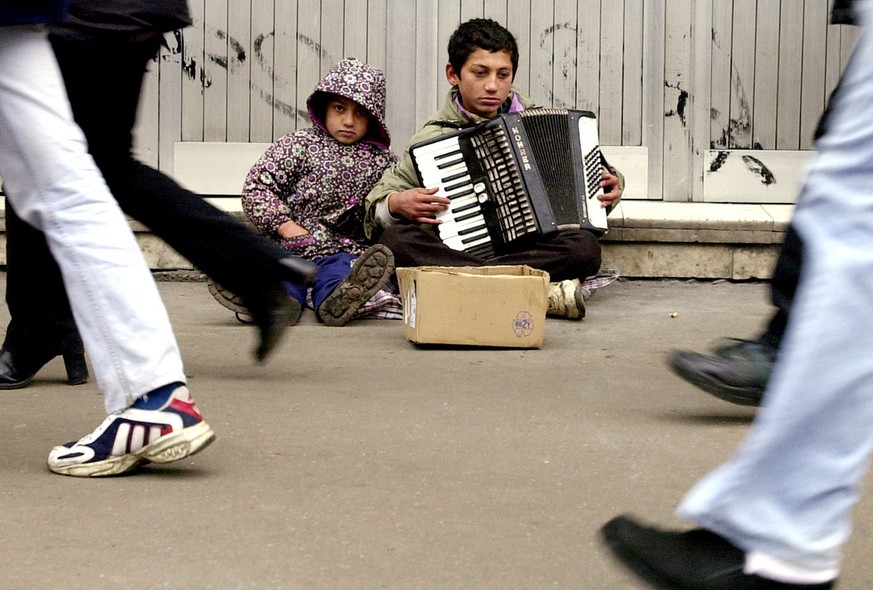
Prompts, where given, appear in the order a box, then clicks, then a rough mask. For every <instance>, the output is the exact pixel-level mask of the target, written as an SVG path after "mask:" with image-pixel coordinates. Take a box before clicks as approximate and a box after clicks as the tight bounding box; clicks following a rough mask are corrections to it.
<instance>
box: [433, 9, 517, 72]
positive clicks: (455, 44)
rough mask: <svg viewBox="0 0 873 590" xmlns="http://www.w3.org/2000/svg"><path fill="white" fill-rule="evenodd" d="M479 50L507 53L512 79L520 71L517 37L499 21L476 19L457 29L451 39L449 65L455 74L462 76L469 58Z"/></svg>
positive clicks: (462, 24)
mask: <svg viewBox="0 0 873 590" xmlns="http://www.w3.org/2000/svg"><path fill="white" fill-rule="evenodd" d="M477 49H485V50H487V51H492V52H497V51H507V52H509V55H510V59H511V60H512V77H513V78H515V73H516V71H517V70H518V44H517V43H516V42H515V37H513V36H512V33H510V32H509V31H507V30H506V29H505V28H504V27H503V26H501V25H500V23H498V22H497V21H493V20H491V19H490V18H474V19H472V20H468V21H467V22H465V23H461V25H460V26H459V27H458V28H457V29H455V32H454V33H452V36H451V38H450V39H449V63H450V64H451V65H452V68H453V69H454V70H455V74H457V75H458V76H460V75H461V68H463V67H464V64H465V63H467V58H469V57H470V54H471V53H473V52H474V51H476V50H477Z"/></svg>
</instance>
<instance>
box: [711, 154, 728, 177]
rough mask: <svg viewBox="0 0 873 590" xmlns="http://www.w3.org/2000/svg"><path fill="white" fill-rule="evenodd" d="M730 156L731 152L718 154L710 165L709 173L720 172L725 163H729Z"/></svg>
mask: <svg viewBox="0 0 873 590" xmlns="http://www.w3.org/2000/svg"><path fill="white" fill-rule="evenodd" d="M729 156H730V152H727V151H721V152H718V154H716V156H715V158H714V159H713V160H712V162H710V163H709V171H710V172H718V170H719V168H721V167H722V166H724V163H725V162H726V161H727V159H728V157H729Z"/></svg>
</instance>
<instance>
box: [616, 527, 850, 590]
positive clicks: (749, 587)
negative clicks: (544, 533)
mask: <svg viewBox="0 0 873 590" xmlns="http://www.w3.org/2000/svg"><path fill="white" fill-rule="evenodd" d="M600 535H601V538H602V540H603V542H604V543H605V544H606V546H607V547H608V548H609V550H610V551H611V552H612V553H613V555H615V557H616V558H618V560H619V561H620V562H621V564H622V565H624V566H625V567H627V568H628V569H629V570H630V571H631V572H633V573H634V574H635V575H636V576H637V577H638V578H640V579H641V580H643V581H645V582H647V583H648V584H649V585H650V586H652V587H653V588H661V589H667V588H670V589H676V590H679V589H688V590H692V589H693V590H791V589H796V590H827V589H829V588H833V586H834V582H826V583H823V584H806V585H804V584H786V583H782V582H775V581H773V580H768V579H766V578H762V577H760V576H757V575H751V574H745V573H743V565H744V564H745V560H746V556H745V552H743V551H742V550H741V549H739V548H737V547H735V546H734V545H732V544H731V543H729V542H728V541H727V540H726V539H724V538H723V537H720V536H719V535H716V534H715V533H713V532H711V531H707V530H705V529H694V530H691V531H687V532H675V531H663V530H659V529H656V528H653V527H649V526H645V525H642V524H640V523H638V522H636V521H635V520H634V519H633V518H630V517H628V516H618V517H616V518H613V519H612V520H610V521H609V522H607V523H606V524H605V525H603V527H601V529H600Z"/></svg>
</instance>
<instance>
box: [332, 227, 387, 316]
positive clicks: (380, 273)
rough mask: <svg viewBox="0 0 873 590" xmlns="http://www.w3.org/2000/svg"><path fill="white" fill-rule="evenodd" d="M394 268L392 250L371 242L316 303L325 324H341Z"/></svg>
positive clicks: (362, 303) (376, 290) (381, 283)
mask: <svg viewBox="0 0 873 590" xmlns="http://www.w3.org/2000/svg"><path fill="white" fill-rule="evenodd" d="M393 272H394V254H392V253H391V250H389V249H388V248H386V247H385V246H382V245H379V244H377V245H375V246H371V247H370V248H368V249H367V251H366V252H364V253H363V254H361V255H360V256H359V257H358V259H357V260H355V263H354V264H353V265H352V270H351V271H350V272H349V276H348V278H347V279H346V280H344V281H343V282H342V283H340V284H339V285H338V286H337V288H336V289H334V290H333V293H331V294H330V295H328V296H327V299H325V300H324V301H322V302H321V305H319V306H318V317H320V318H321V321H322V322H324V325H326V326H343V325H345V324H346V323H347V322H348V321H349V320H351V319H352V317H353V316H354V315H355V313H356V312H357V311H358V310H359V309H360V308H361V306H362V305H364V304H365V303H366V302H367V301H369V300H370V298H371V297H372V296H373V295H375V294H376V293H378V292H379V290H380V289H381V288H382V287H384V286H385V284H386V283H387V282H388V279H390V278H391V273H393Z"/></svg>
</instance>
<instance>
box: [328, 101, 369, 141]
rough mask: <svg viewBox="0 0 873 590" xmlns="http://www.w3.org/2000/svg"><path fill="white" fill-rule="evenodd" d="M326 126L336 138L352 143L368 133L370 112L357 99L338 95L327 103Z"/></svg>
mask: <svg viewBox="0 0 873 590" xmlns="http://www.w3.org/2000/svg"><path fill="white" fill-rule="evenodd" d="M324 126H325V127H327V132H328V133H330V135H331V137H333V138H334V139H335V140H337V141H338V142H340V143H342V144H345V145H350V144H353V143H355V142H356V141H359V140H360V139H362V138H363V137H364V136H365V135H366V134H367V128H368V127H369V126H370V114H369V113H368V112H367V109H365V108H364V107H362V106H361V105H359V104H358V103H356V102H355V101H353V100H351V99H348V98H343V97H341V96H336V97H334V98H331V99H330V100H329V101H328V103H327V110H326V111H325V114H324Z"/></svg>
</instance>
